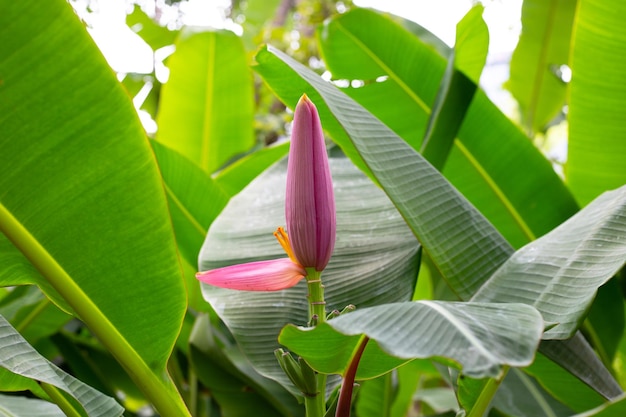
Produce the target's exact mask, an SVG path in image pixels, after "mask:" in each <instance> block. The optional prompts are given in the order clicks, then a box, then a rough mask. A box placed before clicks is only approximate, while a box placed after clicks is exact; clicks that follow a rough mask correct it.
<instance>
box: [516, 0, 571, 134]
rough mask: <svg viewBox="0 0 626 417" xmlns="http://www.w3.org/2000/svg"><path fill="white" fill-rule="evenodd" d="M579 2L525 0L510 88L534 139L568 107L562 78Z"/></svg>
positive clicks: (567, 63)
mask: <svg viewBox="0 0 626 417" xmlns="http://www.w3.org/2000/svg"><path fill="white" fill-rule="evenodd" d="M577 3H578V0H566V1H563V0H524V2H523V6H522V33H521V35H520V39H519V43H518V44H517V47H516V48H515V51H514V52H513V57H512V58H511V75H510V78H509V81H508V82H507V83H506V87H507V88H508V89H509V91H511V93H512V94H513V97H515V99H516V100H517V102H518V103H519V106H520V111H521V115H522V121H523V123H524V126H525V127H526V131H527V132H528V133H529V135H530V136H532V135H533V133H534V132H536V131H541V130H543V129H545V128H546V125H547V124H548V122H550V121H551V120H552V119H553V118H554V117H555V116H556V115H557V114H558V112H559V111H560V110H561V109H562V108H563V106H564V105H565V95H566V92H567V85H566V83H565V82H564V81H562V80H561V79H560V77H559V75H558V74H559V73H560V71H561V66H562V65H569V60H570V56H569V55H570V41H571V38H572V27H573V25H574V13H575V11H576V5H577Z"/></svg>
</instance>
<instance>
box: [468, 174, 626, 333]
mask: <svg viewBox="0 0 626 417" xmlns="http://www.w3.org/2000/svg"><path fill="white" fill-rule="evenodd" d="M624 262H626V186H624V187H622V188H620V189H618V190H615V191H610V192H606V193H604V194H602V195H601V196H600V197H598V198H597V199H595V200H594V201H593V202H591V203H590V204H589V205H588V206H587V207H585V208H584V209H582V210H581V211H580V212H578V213H577V214H576V215H574V216H572V217H571V218H570V219H569V220H568V221H566V222H565V223H563V224H562V225H560V226H559V227H557V228H556V229H554V230H553V231H551V232H550V233H548V234H546V235H545V236H542V237H541V238H539V239H537V240H535V241H534V242H531V243H529V244H528V245H526V246H524V247H523V248H522V249H520V250H518V251H517V252H515V253H514V254H513V256H511V257H510V258H509V259H508V260H507V261H506V262H505V263H504V264H503V265H502V266H501V267H500V268H499V269H498V271H496V273H495V274H493V275H492V276H491V278H490V279H489V281H487V282H486V283H485V285H483V286H482V287H481V288H480V289H479V290H478V291H477V292H476V294H475V295H474V296H473V297H472V300H473V301H479V302H507V303H524V304H528V305H532V306H534V307H536V308H537V309H538V310H539V311H540V312H541V314H542V316H543V319H544V320H545V321H546V323H548V324H552V323H556V326H554V327H552V328H551V329H548V330H546V332H545V333H544V335H543V338H544V339H566V338H569V337H571V336H573V334H574V332H576V329H577V328H578V327H579V326H580V325H581V324H582V320H583V319H584V317H585V315H586V313H587V311H588V309H589V307H590V306H591V302H592V301H593V298H594V297H595V295H596V291H597V289H598V287H600V286H601V285H602V284H604V283H605V282H606V281H608V280H609V279H610V278H611V277H612V276H613V275H614V274H615V273H616V272H617V271H619V269H620V268H621V267H622V266H623V265H624Z"/></svg>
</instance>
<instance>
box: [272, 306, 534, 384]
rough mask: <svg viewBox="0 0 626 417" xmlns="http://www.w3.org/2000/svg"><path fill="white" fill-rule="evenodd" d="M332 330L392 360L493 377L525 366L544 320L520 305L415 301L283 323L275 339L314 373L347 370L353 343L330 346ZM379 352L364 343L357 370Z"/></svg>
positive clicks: (374, 359)
mask: <svg viewBox="0 0 626 417" xmlns="http://www.w3.org/2000/svg"><path fill="white" fill-rule="evenodd" d="M332 332H338V333H341V334H343V335H346V336H357V335H361V334H364V335H366V336H367V337H369V338H370V342H369V343H372V342H373V341H376V342H377V344H378V346H379V347H380V348H381V349H382V351H384V352H386V353H387V354H389V355H392V356H394V357H397V358H401V359H415V358H422V359H426V358H432V359H435V360H439V359H441V358H444V359H445V363H446V364H452V363H454V364H457V366H460V367H461V368H462V370H463V373H464V374H466V375H469V376H476V377H487V376H488V377H496V376H498V375H499V374H500V370H501V366H502V365H509V366H514V367H522V366H527V365H530V363H531V362H532V360H533V358H534V355H535V350H536V349H537V346H538V344H539V340H540V338H541V333H542V332H543V321H542V319H541V315H540V314H539V313H538V312H537V311H536V310H535V309H534V308H532V307H531V308H529V307H528V306H525V305H523V304H513V303H511V304H482V303H460V302H444V301H416V302H410V303H394V304H387V305H382V306H376V307H370V308H364V309H357V310H356V311H354V312H352V313H349V314H344V315H342V316H340V317H337V318H335V319H332V320H329V321H328V322H326V323H323V324H320V325H318V326H316V327H315V328H310V327H309V328H302V327H296V326H293V325H288V326H286V327H285V328H284V329H283V331H282V332H281V334H280V337H279V341H280V342H281V344H283V345H285V346H286V347H287V348H289V349H290V350H292V351H293V352H295V353H297V354H298V355H300V356H302V357H303V358H305V359H306V360H307V362H309V363H310V364H311V366H312V367H313V368H314V369H316V370H317V371H320V372H324V373H336V372H337V370H336V367H337V366H339V367H343V369H345V367H347V365H348V363H349V362H348V361H349V360H350V357H348V358H347V359H348V360H347V361H345V360H344V358H345V352H346V351H347V352H352V351H354V349H349V348H347V346H349V345H350V344H352V343H354V342H355V341H354V338H349V337H344V338H343V340H345V343H346V346H343V345H341V344H338V343H335V344H333V345H329V343H327V342H328V341H327V339H328V337H332V338H334V337H333V336H332V335H329V333H332ZM327 346H335V347H336V348H335V349H326V348H325V347H327ZM382 351H379V350H377V349H370V348H369V344H368V347H366V348H365V352H364V353H363V357H362V358H361V362H360V365H359V366H361V367H365V368H367V367H368V363H370V362H371V363H372V364H375V365H376V366H379V365H380V362H381V360H380V358H381V356H380V355H381V354H382ZM343 369H341V371H343ZM390 370H391V369H388V371H390ZM340 373H343V372H340Z"/></svg>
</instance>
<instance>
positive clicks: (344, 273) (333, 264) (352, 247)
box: [200, 158, 419, 387]
mask: <svg viewBox="0 0 626 417" xmlns="http://www.w3.org/2000/svg"><path fill="white" fill-rule="evenodd" d="M330 167H331V171H332V175H333V183H334V187H335V199H336V206H337V241H336V243H335V251H334V254H333V257H332V259H331V261H330V263H329V265H328V267H327V268H326V270H325V271H324V275H323V279H324V285H325V287H326V289H325V293H326V302H327V309H328V311H329V312H330V311H332V310H333V309H338V310H342V309H343V308H344V307H345V306H346V305H348V304H355V305H356V306H357V307H359V308H361V307H366V306H371V305H377V304H383V303H389V302H396V301H406V300H409V299H410V298H411V295H412V294H413V290H414V285H415V280H416V276H417V271H418V263H419V257H418V253H417V252H418V243H417V241H416V240H415V238H414V237H413V235H412V234H411V232H410V230H409V229H408V228H407V227H406V224H405V223H404V221H403V220H402V218H401V217H400V214H399V213H398V212H397V211H396V210H395V209H394V208H393V206H392V204H391V203H390V201H389V200H388V199H387V197H386V196H385V195H384V193H383V192H382V191H381V190H380V189H379V188H378V187H376V186H375V185H374V184H372V183H371V181H370V180H369V179H368V178H367V177H365V176H364V175H363V174H362V173H361V172H360V171H358V170H357V169H356V168H355V167H354V166H353V165H352V163H351V162H350V161H349V160H348V159H346V158H330ZM286 172H287V164H286V161H285V160H283V161H281V162H279V163H278V164H277V165H275V166H273V167H271V168H270V169H269V170H267V171H266V172H264V173H263V174H261V175H260V176H259V177H257V178H256V179H255V180H254V181H252V182H251V183H250V185H249V186H248V187H246V188H245V189H244V190H243V191H242V192H241V193H240V194H238V195H237V196H235V197H233V198H232V199H231V200H230V202H229V204H228V205H227V207H226V208H225V209H224V211H223V212H222V213H221V214H220V216H219V217H218V218H217V219H216V220H215V222H214V223H213V225H212V226H211V229H210V230H209V234H208V235H207V239H206V241H205V243H204V246H203V248H202V252H201V253H200V267H201V269H202V270H207V269H213V268H217V267H221V266H225V265H230V264H236V263H243V262H249V261H254V260H259V259H271V258H277V257H281V256H285V255H284V252H282V249H281V247H280V245H278V243H277V242H276V241H275V239H274V236H273V235H272V232H273V231H274V230H275V228H276V227H278V226H281V225H284V224H285V218H284V210H285V209H284V204H285V187H286V185H285V184H286ZM202 291H203V294H204V296H205V298H206V299H207V301H209V302H210V303H211V305H212V306H213V308H214V309H215V311H216V312H217V313H218V315H219V316H220V318H222V320H224V322H225V323H226V325H227V326H228V328H229V329H230V331H231V332H232V333H233V335H234V337H235V339H236V340H237V343H238V344H239V346H240V347H241V349H242V351H243V352H244V354H245V355H246V356H247V357H248V359H249V360H250V362H251V363H252V364H253V365H254V367H255V368H256V369H257V371H258V372H259V373H261V374H262V375H265V376H269V377H271V378H273V379H276V380H278V381H280V382H281V383H282V384H284V385H285V386H287V387H290V386H291V384H290V383H289V382H288V380H287V378H286V376H285V375H284V373H283V372H282V370H281V369H280V367H279V366H278V362H277V361H276V358H275V357H274V354H273V351H274V349H276V348H278V347H279V345H278V342H277V337H278V333H279V332H280V329H281V328H282V327H283V326H284V325H285V324H287V323H290V322H291V323H298V324H304V323H306V321H307V314H308V304H307V301H306V283H305V282H302V283H300V284H298V285H296V286H295V287H293V288H290V289H287V290H284V291H280V292H270V293H261V292H247V291H232V290H226V289H221V288H217V287H212V286H209V285H205V284H203V285H202Z"/></svg>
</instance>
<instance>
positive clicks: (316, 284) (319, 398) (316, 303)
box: [304, 268, 326, 417]
mask: <svg viewBox="0 0 626 417" xmlns="http://www.w3.org/2000/svg"><path fill="white" fill-rule="evenodd" d="M306 271H307V277H306V279H307V287H308V290H309V294H308V296H307V298H308V300H309V323H312V324H313V325H315V324H319V323H323V322H325V321H326V301H325V300H324V286H323V285H322V278H321V276H322V273H321V272H320V271H316V270H315V268H307V269H306ZM304 405H305V408H306V417H323V416H324V414H325V413H326V375H322V374H317V392H316V395H315V396H305V397H304Z"/></svg>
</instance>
